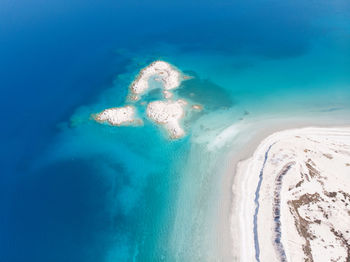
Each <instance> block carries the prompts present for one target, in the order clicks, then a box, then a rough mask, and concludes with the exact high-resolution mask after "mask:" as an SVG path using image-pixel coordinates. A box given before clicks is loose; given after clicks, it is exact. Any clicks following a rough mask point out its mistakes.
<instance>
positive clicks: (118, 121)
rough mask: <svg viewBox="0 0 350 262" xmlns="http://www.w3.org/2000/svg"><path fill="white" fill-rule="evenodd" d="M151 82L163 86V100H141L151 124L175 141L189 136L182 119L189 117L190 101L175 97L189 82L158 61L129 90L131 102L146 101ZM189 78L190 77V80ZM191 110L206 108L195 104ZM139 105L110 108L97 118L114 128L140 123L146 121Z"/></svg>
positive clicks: (139, 75) (143, 70)
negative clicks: (156, 82) (141, 116)
mask: <svg viewBox="0 0 350 262" xmlns="http://www.w3.org/2000/svg"><path fill="white" fill-rule="evenodd" d="M150 79H153V80H155V81H159V82H161V84H162V90H161V92H162V95H163V98H164V99H163V100H157V101H151V102H149V103H147V102H146V101H141V102H140V105H142V106H143V105H144V106H146V115H145V117H146V118H147V119H148V120H150V121H151V122H153V123H155V124H157V125H159V126H161V127H163V128H164V129H165V130H166V131H167V132H168V134H169V137H170V138H171V139H179V138H182V137H184V136H185V130H184V128H183V127H182V125H181V119H182V118H183V117H184V116H185V115H186V108H187V105H188V102H187V101H186V100H184V99H183V98H181V97H176V98H174V93H173V92H172V90H173V89H175V88H177V87H179V86H180V84H181V81H182V80H184V79H185V76H182V74H181V73H180V71H179V70H177V69H176V68H175V67H173V66H172V65H170V64H169V63H167V62H164V61H155V62H153V63H151V64H150V65H148V66H147V67H145V68H144V69H142V70H141V71H140V73H139V74H138V76H137V77H136V79H135V80H134V81H133V82H132V84H131V85H130V87H129V90H130V94H129V96H128V97H129V102H130V103H135V102H136V101H139V100H141V99H142V95H143V94H145V93H146V91H147V90H150V89H152V86H151V84H150ZM187 79H189V77H187ZM188 108H189V109H191V110H195V111H201V110H202V105H198V104H195V105H192V106H191V107H188ZM136 111H137V103H135V105H133V106H131V105H126V106H123V107H115V108H109V109H106V110H104V111H102V112H101V113H98V114H96V115H94V116H93V118H94V119H95V120H96V121H97V122H100V123H108V124H110V125H113V126H126V125H134V124H140V123H142V122H143V121H142V120H141V119H137V118H136Z"/></svg>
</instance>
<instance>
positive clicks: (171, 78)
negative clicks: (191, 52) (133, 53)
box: [130, 61, 181, 101]
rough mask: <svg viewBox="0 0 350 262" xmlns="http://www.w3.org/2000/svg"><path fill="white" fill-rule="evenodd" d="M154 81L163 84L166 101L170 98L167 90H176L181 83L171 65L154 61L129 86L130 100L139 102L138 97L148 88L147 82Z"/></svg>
mask: <svg viewBox="0 0 350 262" xmlns="http://www.w3.org/2000/svg"><path fill="white" fill-rule="evenodd" d="M152 77H154V78H155V80H157V81H161V82H162V84H163V88H164V91H163V94H164V97H165V98H166V99H168V98H171V97H172V93H171V92H170V91H169V90H172V89H174V88H177V87H178V86H179V85H180V83H181V79H180V78H181V74H180V72H179V71H178V70H177V69H175V68H174V67H173V66H172V65H170V64H169V63H167V62H164V61H155V62H153V63H151V64H150V65H149V66H147V67H145V68H144V69H142V70H141V71H140V73H139V74H138V76H137V78H136V79H135V80H134V82H132V84H131V85H130V91H131V95H130V98H131V100H135V101H136V100H139V99H140V96H141V95H142V94H144V93H145V92H146V90H148V89H149V88H150V85H149V80H150V79H151V78H152Z"/></svg>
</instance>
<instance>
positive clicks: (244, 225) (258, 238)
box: [232, 128, 350, 262]
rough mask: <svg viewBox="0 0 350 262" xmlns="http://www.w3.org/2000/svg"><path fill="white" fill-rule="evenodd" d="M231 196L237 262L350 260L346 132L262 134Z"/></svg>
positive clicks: (322, 130)
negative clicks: (232, 198) (237, 247)
mask: <svg viewBox="0 0 350 262" xmlns="http://www.w3.org/2000/svg"><path fill="white" fill-rule="evenodd" d="M233 192H234V194H235V195H236V196H237V197H236V199H235V203H234V210H233V217H232V223H233V224H232V225H236V227H235V228H239V231H238V232H235V233H236V234H235V235H234V236H233V238H234V243H235V244H236V245H237V244H238V245H239V246H240V248H239V253H240V256H239V257H240V259H241V260H240V261H269V262H270V261H271V262H272V261H298V262H299V261H308V262H312V261H341V262H347V261H350V128H304V129H295V130H287V131H283V132H278V133H275V134H273V135H271V136H269V137H268V138H266V139H265V140H264V141H263V142H262V143H261V144H260V145H259V147H258V148H257V150H256V151H255V153H254V155H253V156H252V158H250V159H248V160H245V161H242V162H240V163H239V165H238V168H237V172H236V176H235V181H234V185H233Z"/></svg>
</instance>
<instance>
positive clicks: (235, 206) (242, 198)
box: [221, 119, 349, 261]
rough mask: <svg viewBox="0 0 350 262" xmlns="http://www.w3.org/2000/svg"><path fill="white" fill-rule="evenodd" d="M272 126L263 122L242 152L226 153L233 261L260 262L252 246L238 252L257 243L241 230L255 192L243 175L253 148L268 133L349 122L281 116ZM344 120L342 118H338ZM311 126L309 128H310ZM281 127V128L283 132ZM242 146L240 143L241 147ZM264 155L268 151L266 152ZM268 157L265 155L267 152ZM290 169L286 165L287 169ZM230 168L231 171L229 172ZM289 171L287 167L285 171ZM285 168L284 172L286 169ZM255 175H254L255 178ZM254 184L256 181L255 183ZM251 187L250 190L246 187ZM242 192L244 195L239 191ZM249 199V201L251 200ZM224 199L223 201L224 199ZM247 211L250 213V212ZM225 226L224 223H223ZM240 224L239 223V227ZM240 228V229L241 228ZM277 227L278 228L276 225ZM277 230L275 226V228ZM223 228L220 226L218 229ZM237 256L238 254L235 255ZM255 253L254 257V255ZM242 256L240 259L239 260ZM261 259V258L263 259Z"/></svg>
mask: <svg viewBox="0 0 350 262" xmlns="http://www.w3.org/2000/svg"><path fill="white" fill-rule="evenodd" d="M273 122H274V125H273V126H269V127H267V126H266V125H261V126H259V128H257V130H256V132H255V135H254V134H252V135H251V137H250V139H248V143H247V145H246V146H244V149H243V150H242V151H241V150H240V149H239V148H235V149H234V150H232V151H231V152H230V153H229V158H228V161H227V162H228V165H227V167H226V172H225V175H224V180H225V183H226V184H227V183H228V182H229V181H230V182H231V183H229V184H230V185H231V190H230V191H231V196H230V197H229V198H228V199H230V203H231V206H230V208H229V210H230V215H229V217H230V219H229V221H227V222H228V223H229V224H230V229H231V230H230V235H231V236H230V237H231V243H232V244H233V246H231V248H232V254H233V255H234V256H235V257H234V259H235V260H239V261H252V260H253V261H260V260H258V259H256V257H258V256H259V251H257V252H255V251H256V246H255V248H254V249H255V250H252V247H250V248H248V249H249V250H250V251H249V252H246V255H247V254H250V255H251V256H250V257H249V256H241V255H238V254H241V250H242V249H243V250H247V246H246V243H249V242H250V243H255V245H256V244H257V243H256V242H257V239H253V237H252V234H243V235H242V233H241V231H242V230H243V231H245V230H246V229H244V227H245V228H247V226H246V224H247V221H246V219H244V218H245V217H252V213H251V212H252V210H246V211H245V212H248V213H244V214H240V212H241V211H242V205H244V204H245V203H246V201H248V198H249V196H250V197H251V196H253V195H255V194H256V191H255V189H256V188H255V187H254V188H252V187H249V185H250V184H252V182H253V181H252V180H251V179H253V178H250V180H247V179H245V178H244V179H243V177H242V170H246V169H247V168H249V159H250V158H251V157H252V156H253V154H255V152H256V150H258V148H259V147H260V145H261V144H263V143H264V141H265V140H266V139H268V138H269V137H271V136H274V135H276V134H279V133H285V132H293V131H294V130H303V129H307V128H316V129H317V128H318V129H323V128H330V127H331V128H334V126H336V128H339V129H342V128H348V127H349V124H348V123H344V124H343V125H342V124H340V123H339V121H338V122H337V121H334V123H332V124H330V123H329V124H327V125H325V124H322V123H324V122H323V121H322V120H321V121H320V120H312V121H311V120H309V121H307V122H309V123H301V121H300V122H299V124H298V123H291V122H289V124H287V125H286V123H285V120H281V119H274V120H273ZM340 122H344V121H340ZM310 126H311V127H310ZM283 130H284V131H283ZM241 132H242V131H241ZM242 147H243V146H242ZM265 153H266V154H267V152H265ZM266 157H267V155H266ZM288 169H289V168H288ZM232 170H234V172H233V175H232ZM287 171H288V170H287ZM287 171H286V172H287ZM255 178H256V177H255ZM255 183H256V182H255ZM249 188H250V189H249ZM242 192H244V194H242ZM250 201H251V200H250ZM225 202H226V201H225ZM249 212H250V213H249ZM237 214H239V215H237ZM252 222H253V220H252V221H249V223H252ZM226 225H227V224H226ZM238 225H239V226H238ZM242 228H243V229H242ZM276 228H277V227H276ZM277 229H278V228H277ZM221 230H223V229H221ZM233 236H240V237H239V238H237V237H233ZM237 255H238V256H237ZM255 255H257V256H255ZM242 259H243V260H242ZM262 261H264V260H262Z"/></svg>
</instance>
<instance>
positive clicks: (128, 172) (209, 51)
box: [0, 0, 350, 262]
mask: <svg viewBox="0 0 350 262" xmlns="http://www.w3.org/2000/svg"><path fill="white" fill-rule="evenodd" d="M349 14H350V2H349V1H346V0H336V1H328V0H321V1H289V0H288V1H274V0H268V1H260V0H255V1H224V0H221V1H209V0H206V1H201V3H200V4H199V2H198V1H192V2H191V1H176V2H175V1H174V2H170V1H136V0H132V1H100V2H95V1H80V0H77V1H74V3H72V1H50V2H47V1H39V0H35V1H33V0H28V1H8V0H3V1H1V2H0V81H1V82H0V90H1V96H0V110H1V112H2V121H1V128H0V137H1V147H0V166H1V175H0V205H1V216H0V261H7V262H12V261H33V262H34V261H35V262H41V261H43V262H47V261H84V262H85V261H94V262H95V261H132V259H133V258H134V259H135V260H136V261H157V260H161V259H163V260H165V261H172V260H173V257H174V256H173V254H171V253H170V251H169V250H168V245H170V244H169V242H168V241H169V240H168V239H167V235H169V232H170V231H171V230H170V229H169V228H171V227H172V222H171V219H170V218H171V217H172V216H173V215H174V214H176V210H174V209H172V208H171V203H172V202H174V201H176V199H177V197H176V192H177V189H178V187H179V185H180V183H181V178H182V177H181V176H182V173H181V172H180V169H181V167H176V165H175V164H174V161H175V160H178V159H179V158H180V157H179V155H181V156H182V158H183V159H186V155H187V154H188V153H189V151H190V148H191V147H190V142H189V141H190V139H189V138H186V139H184V140H182V141H179V142H175V143H169V142H168V141H166V140H165V139H164V137H163V136H162V134H161V133H159V132H158V130H157V129H156V128H154V127H153V126H152V125H150V124H146V126H145V129H144V131H142V132H140V131H139V130H137V129H135V130H134V129H129V128H124V129H121V130H116V129H111V128H109V127H106V126H99V125H97V124H95V123H93V122H92V121H91V120H89V115H90V114H92V113H95V112H96V111H99V110H102V109H104V108H106V107H110V106H116V105H118V104H122V103H123V99H124V97H125V95H126V92H127V90H126V89H127V88H126V86H127V85H128V83H130V81H131V80H132V79H133V77H134V76H135V74H136V73H137V71H138V70H139V69H140V68H141V67H143V66H145V65H147V63H149V62H151V61H152V60H154V59H159V58H161V59H165V60H169V61H170V62H171V63H174V64H175V65H176V66H178V67H179V68H180V69H183V70H189V71H193V75H197V77H196V78H195V79H194V80H191V81H188V82H187V87H188V89H185V88H184V89H181V90H180V91H179V93H180V94H182V95H185V96H186V95H188V92H190V91H186V90H195V91H196V90H197V91H198V92H200V91H199V90H201V89H202V90H203V93H202V97H197V99H198V102H201V103H203V104H207V105H208V110H212V111H215V110H218V109H219V108H221V107H234V106H236V105H242V103H243V102H242V101H245V102H246V101H253V102H254V101H259V103H257V104H259V105H260V106H261V107H264V106H266V107H268V106H269V103H268V102H264V101H265V100H263V99H261V98H264V97H265V96H271V97H273V95H274V94H275V93H278V95H281V97H283V95H284V92H287V94H288V97H291V96H292V97H293V96H294V95H296V94H299V95H300V93H303V94H305V95H311V96H313V95H315V94H317V95H318V94H320V96H321V95H322V93H327V92H330V94H331V96H329V95H328V96H327V97H326V101H329V105H328V104H326V105H325V106H326V107H327V106H329V107H331V108H343V107H344V105H347V103H346V101H349V100H348V98H350V91H349V89H350V16H349ZM186 92H187V93H186ZM327 94H328V93H327ZM214 98H215V99H214ZM322 99H324V97H323V98H322ZM312 101H313V102H315V101H318V99H313V100H312ZM320 101H324V100H321V98H320ZM344 101H345V102H344ZM253 102H252V103H253ZM264 103H266V105H265V104H264ZM289 103H290V104H288V103H287V104H284V106H282V108H283V109H284V108H288V106H289V105H292V104H293V105H294V104H295V103H294V101H292V102H289ZM320 103H321V102H320ZM322 103H323V102H322ZM248 104H249V103H248ZM243 105H244V106H245V104H243ZM325 110H327V108H326V109H325ZM145 137H147V139H146V140H145V139H144V138H145ZM155 145H156V146H155ZM182 158H180V160H181V159H182ZM135 163H137V164H135ZM180 163H181V164H180V166H182V165H184V164H185V163H186V162H185V161H184V162H181V161H180ZM174 165H175V166H174ZM169 221H170V222H169Z"/></svg>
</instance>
